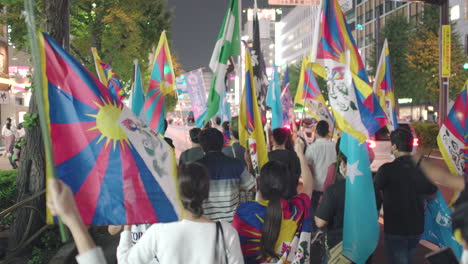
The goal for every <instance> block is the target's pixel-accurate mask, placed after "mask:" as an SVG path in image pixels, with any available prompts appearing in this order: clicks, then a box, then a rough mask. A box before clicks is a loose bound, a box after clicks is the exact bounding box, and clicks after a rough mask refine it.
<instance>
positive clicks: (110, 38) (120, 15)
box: [0, 0, 180, 111]
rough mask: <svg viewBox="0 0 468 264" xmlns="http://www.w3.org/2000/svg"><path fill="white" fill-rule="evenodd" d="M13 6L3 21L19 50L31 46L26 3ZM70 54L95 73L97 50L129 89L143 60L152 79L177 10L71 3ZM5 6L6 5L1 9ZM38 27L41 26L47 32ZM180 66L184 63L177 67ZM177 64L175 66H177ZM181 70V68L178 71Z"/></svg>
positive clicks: (152, 4)
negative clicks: (94, 52) (160, 45)
mask: <svg viewBox="0 0 468 264" xmlns="http://www.w3.org/2000/svg"><path fill="white" fill-rule="evenodd" d="M47 2H50V0H39V1H38V2H37V11H38V12H37V17H38V20H39V22H40V23H41V25H42V24H44V22H46V20H47V18H46V17H45V16H44V12H43V10H44V3H47ZM2 3H3V5H6V6H7V10H8V14H7V16H5V17H3V18H0V23H4V24H7V25H9V26H10V28H11V32H10V35H9V37H10V40H11V42H13V43H14V44H15V45H16V46H17V47H19V48H20V49H21V48H27V47H28V45H27V31H26V26H25V23H24V20H23V18H21V16H20V14H21V11H22V10H23V1H21V0H2ZM70 5H71V6H70V35H71V37H70V38H71V40H70V42H71V49H70V53H71V54H72V55H73V56H74V57H75V58H77V59H78V60H80V61H81V63H83V64H84V65H85V67H86V68H87V69H89V70H90V71H91V72H95V66H94V62H93V57H92V54H91V47H96V48H97V49H98V52H99V55H100V57H101V59H102V60H103V61H104V62H106V63H109V64H110V65H112V68H113V69H114V72H115V73H116V74H117V75H118V76H119V78H120V80H121V82H122V84H123V85H124V89H126V90H129V89H130V87H131V83H132V81H133V61H134V60H135V59H137V60H138V61H139V63H140V67H141V69H142V74H143V76H144V77H145V78H143V79H144V80H146V82H145V83H146V84H145V87H146V86H147V84H148V81H149V74H150V71H151V69H150V68H151V67H152V65H151V62H150V61H149V59H150V54H151V53H152V52H154V51H155V48H156V46H157V43H158V41H159V36H160V34H161V32H162V31H163V30H166V35H167V37H168V38H169V39H170V37H171V24H172V17H173V15H172V11H170V10H168V8H167V2H166V0H153V1H146V0H80V1H71V2H70ZM0 7H1V5H0ZM41 25H38V28H44V27H42V26H41ZM176 65H177V67H179V68H180V65H179V64H176ZM176 65H175V67H176ZM175 71H176V72H179V71H180V70H179V69H178V68H176V69H175ZM176 103H177V100H171V101H170V102H167V103H166V111H168V110H171V109H173V108H174V107H175V104H176Z"/></svg>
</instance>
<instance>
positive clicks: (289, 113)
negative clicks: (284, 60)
mask: <svg viewBox="0 0 468 264" xmlns="http://www.w3.org/2000/svg"><path fill="white" fill-rule="evenodd" d="M282 89H283V91H282V92H281V104H282V106H283V111H282V112H283V114H282V115H283V126H285V125H287V124H289V123H291V121H292V120H294V103H293V100H292V97H291V91H290V90H289V68H288V67H287V66H286V71H285V72H284V78H283V88H282Z"/></svg>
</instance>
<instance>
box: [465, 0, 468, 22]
mask: <svg viewBox="0 0 468 264" xmlns="http://www.w3.org/2000/svg"><path fill="white" fill-rule="evenodd" d="M465 20H468V0H465Z"/></svg>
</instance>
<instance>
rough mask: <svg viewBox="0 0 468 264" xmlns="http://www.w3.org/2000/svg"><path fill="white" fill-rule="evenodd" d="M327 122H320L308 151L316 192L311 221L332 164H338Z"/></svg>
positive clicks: (307, 157)
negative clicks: (315, 137)
mask: <svg viewBox="0 0 468 264" xmlns="http://www.w3.org/2000/svg"><path fill="white" fill-rule="evenodd" d="M329 132H330V131H329V125H328V123H327V121H325V120H320V121H319V122H318V123H317V127H316V136H317V139H316V140H315V142H314V143H312V144H311V145H310V146H309V147H307V151H306V155H305V156H306V159H307V162H308V163H309V166H311V167H312V169H313V172H314V192H313V193H312V203H311V211H312V212H311V219H313V218H314V217H313V216H314V212H315V210H316V209H317V206H318V201H319V200H320V197H321V196H322V194H323V184H324V182H325V179H326V178H327V171H328V167H329V166H330V164H332V163H334V162H336V151H335V142H333V141H331V139H330V137H329V136H328V134H329Z"/></svg>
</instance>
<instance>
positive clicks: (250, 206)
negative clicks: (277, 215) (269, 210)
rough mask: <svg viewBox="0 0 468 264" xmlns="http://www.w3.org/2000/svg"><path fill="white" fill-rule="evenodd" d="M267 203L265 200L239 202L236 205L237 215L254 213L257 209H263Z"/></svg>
mask: <svg viewBox="0 0 468 264" xmlns="http://www.w3.org/2000/svg"><path fill="white" fill-rule="evenodd" d="M266 206H267V204H266V203H265V202H258V201H249V202H245V203H241V204H240V205H239V206H238V207H237V211H236V212H237V215H239V216H243V215H248V214H251V213H255V212H257V211H259V210H262V209H265V208H266Z"/></svg>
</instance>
